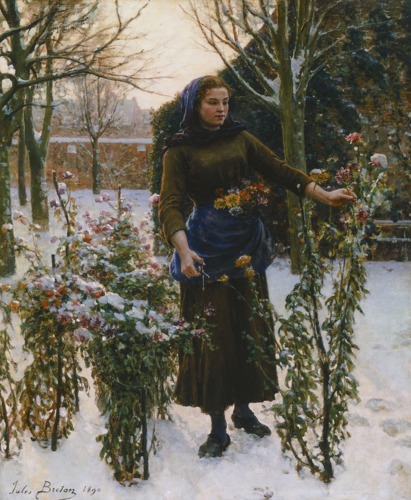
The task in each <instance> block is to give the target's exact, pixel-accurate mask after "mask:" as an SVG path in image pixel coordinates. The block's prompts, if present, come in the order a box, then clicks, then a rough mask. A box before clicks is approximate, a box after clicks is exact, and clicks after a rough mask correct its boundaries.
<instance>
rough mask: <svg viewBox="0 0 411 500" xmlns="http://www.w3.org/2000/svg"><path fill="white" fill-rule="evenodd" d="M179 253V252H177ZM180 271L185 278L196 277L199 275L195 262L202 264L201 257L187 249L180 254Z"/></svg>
mask: <svg viewBox="0 0 411 500" xmlns="http://www.w3.org/2000/svg"><path fill="white" fill-rule="evenodd" d="M179 255H180V254H179ZM180 260H181V272H182V273H183V274H184V276H186V277H187V278H197V277H198V276H200V275H201V273H200V272H199V270H198V268H197V267H196V264H199V265H200V266H203V265H204V261H203V259H202V258H201V257H200V256H199V255H198V254H197V253H196V252H194V251H193V250H190V249H189V250H188V251H186V252H184V253H183V254H181V255H180Z"/></svg>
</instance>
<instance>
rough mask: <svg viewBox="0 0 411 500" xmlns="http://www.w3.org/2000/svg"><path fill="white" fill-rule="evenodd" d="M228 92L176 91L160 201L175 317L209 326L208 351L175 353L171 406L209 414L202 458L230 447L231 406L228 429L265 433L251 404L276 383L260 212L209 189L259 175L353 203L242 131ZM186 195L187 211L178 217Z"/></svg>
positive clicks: (217, 83) (193, 87)
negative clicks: (236, 208) (256, 304)
mask: <svg viewBox="0 0 411 500" xmlns="http://www.w3.org/2000/svg"><path fill="white" fill-rule="evenodd" d="M230 95H231V89H230V88H229V86H228V85H227V84H226V83H225V82H224V81H223V80H222V79H220V78H218V77H214V76H206V77H203V78H197V79H195V80H193V81H192V82H191V83H190V84H189V85H187V87H186V88H185V89H184V91H183V94H182V103H183V111H184V116H183V120H182V122H181V131H180V132H178V133H177V134H175V135H174V136H172V137H171V138H169V139H168V141H167V143H166V148H165V154H164V157H163V179H162V189H161V194H160V203H159V217H160V221H161V223H162V225H163V230H164V234H165V237H166V239H167V241H168V242H169V243H171V244H172V245H173V246H174V248H175V252H174V256H173V259H172V262H171V266H170V270H171V273H172V275H173V277H174V278H175V279H177V280H178V281H180V283H181V285H180V286H181V313H182V316H183V317H184V318H185V319H186V320H188V321H192V320H194V319H195V318H196V317H197V316H198V315H203V316H204V315H205V316H206V317H207V318H208V320H209V322H210V323H212V327H211V343H212V346H213V347H212V348H210V346H209V345H208V344H207V343H206V342H203V341H201V339H195V340H194V343H193V353H189V354H183V355H182V356H181V359H180V366H179V373H178V378H177V384H176V392H175V398H176V401H177V403H179V404H182V405H185V406H198V407H200V408H201V410H202V411H203V412H204V413H207V414H208V415H210V417H211V432H210V433H209V435H208V437H207V440H206V441H205V442H204V443H203V444H202V445H201V446H200V449H199V456H200V457H205V456H211V457H216V456H221V455H222V453H223V451H224V450H226V449H227V447H228V446H229V444H230V437H229V436H228V434H227V432H226V429H227V423H226V420H225V415H224V412H225V410H226V409H227V408H228V407H229V406H231V405H233V404H234V411H233V414H232V417H231V418H232V421H233V423H234V426H235V427H236V428H242V429H244V430H245V431H246V432H247V433H250V434H254V435H256V436H258V437H263V436H266V435H269V434H270V433H271V432H270V429H269V428H268V427H267V426H266V425H264V424H262V423H261V422H260V421H259V420H258V419H257V418H256V416H255V415H254V413H253V412H252V411H251V409H250V408H249V403H252V402H262V401H266V400H273V399H274V394H275V392H276V384H277V377H276V371H275V365H274V356H273V355H272V352H273V342H272V339H271V340H270V338H271V336H272V325H271V324H269V322H267V321H264V319H263V318H262V317H261V316H258V315H255V314H253V307H252V301H253V298H254V297H255V293H257V294H258V297H259V299H260V301H261V303H263V302H264V300H267V299H268V289H267V282H266V276H265V270H266V268H267V267H268V266H269V264H270V263H271V262H272V259H273V245H272V241H271V238H270V236H269V233H268V231H267V229H266V228H265V227H264V224H263V223H262V221H261V219H260V218H259V216H258V214H256V213H254V212H252V213H249V214H247V213H245V214H244V213H243V214H242V215H241V216H237V215H233V213H232V211H231V212H230V211H229V210H227V209H223V210H222V209H218V208H215V206H214V202H215V199H216V196H217V195H216V193H222V192H226V191H227V190H228V189H230V188H234V187H236V186H238V185H240V183H241V182H242V180H244V179H249V180H253V179H255V177H256V175H257V174H259V175H260V176H263V177H264V178H265V179H266V180H267V181H269V182H274V183H277V184H282V185H283V186H285V187H286V188H288V189H290V190H292V191H293V192H294V193H296V194H297V195H300V196H303V195H306V196H311V197H313V198H314V199H316V200H319V201H321V202H324V203H327V204H329V205H332V206H339V205H344V204H346V203H348V202H350V201H352V200H353V196H351V194H350V193H349V192H348V191H347V190H345V189H339V190H335V191H331V192H327V191H324V190H323V189H322V188H320V187H319V186H316V185H315V183H314V182H312V181H311V180H310V178H309V177H308V176H307V175H305V174H304V173H302V172H301V171H299V170H297V169H293V168H291V167H289V166H288V165H287V164H286V163H285V162H284V161H282V160H280V159H279V158H278V157H277V156H276V155H275V154H274V153H272V151H270V150H269V149H268V148H266V147H265V146H264V145H263V144H262V143H261V142H260V141H258V140H257V139H256V138H255V137H254V136H252V135H251V134H250V133H248V132H247V131H246V130H245V127H244V126H243V125H242V124H241V123H239V122H236V121H234V120H233V119H232V117H231V116H230V114H229V98H230ZM187 195H188V196H189V197H190V198H191V200H192V201H193V202H194V209H193V211H192V213H191V215H190V217H189V219H188V221H187V223H186V222H185V219H184V202H185V199H186V196H187ZM241 256H247V257H245V258H247V259H248V258H249V257H248V256H250V257H251V262H250V264H251V265H252V269H253V271H252V274H254V273H255V274H254V278H253V283H252V282H251V281H250V279H249V278H248V277H244V269H243V268H242V267H241V266H240V267H239V266H238V265H236V262H237V264H238V259H239V258H240V257H241ZM222 276H224V280H222V279H221V277H222ZM210 314H212V315H210ZM264 353H266V355H264ZM270 353H271V361H270V359H269V358H270Z"/></svg>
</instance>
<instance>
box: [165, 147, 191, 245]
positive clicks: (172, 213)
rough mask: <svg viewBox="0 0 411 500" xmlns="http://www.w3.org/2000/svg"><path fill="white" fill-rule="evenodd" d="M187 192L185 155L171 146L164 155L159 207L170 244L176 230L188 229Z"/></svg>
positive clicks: (166, 237)
mask: <svg viewBox="0 0 411 500" xmlns="http://www.w3.org/2000/svg"><path fill="white" fill-rule="evenodd" d="M186 193H187V180H186V170H185V168H184V158H183V155H182V153H181V151H178V148H170V149H168V150H167V151H166V153H165V155H164V157H163V177H162V181H161V192H160V201H159V208H158V216H159V220H160V223H161V224H162V227H163V233H164V237H165V239H166V241H167V243H169V244H170V238H171V236H172V235H173V234H174V233H175V232H177V231H179V230H181V229H183V230H185V229H186V225H185V221H184V215H183V206H184V200H185V197H186Z"/></svg>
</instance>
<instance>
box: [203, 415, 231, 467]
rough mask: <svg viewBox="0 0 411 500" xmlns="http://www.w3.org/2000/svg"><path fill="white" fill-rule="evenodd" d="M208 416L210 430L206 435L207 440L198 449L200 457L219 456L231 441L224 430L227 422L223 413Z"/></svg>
mask: <svg viewBox="0 0 411 500" xmlns="http://www.w3.org/2000/svg"><path fill="white" fill-rule="evenodd" d="M210 416H211V432H210V434H209V435H208V437H207V441H206V442H205V443H203V444H202V445H201V446H200V448H199V450H198V456H199V457H200V458H203V457H221V456H222V454H223V452H224V451H225V450H226V449H227V448H228V447H229V445H230V443H231V440H230V436H229V435H228V434H227V432H226V429H227V422H226V420H225V416H224V413H213V414H210Z"/></svg>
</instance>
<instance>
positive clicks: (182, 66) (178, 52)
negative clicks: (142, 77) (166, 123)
mask: <svg viewBox="0 0 411 500" xmlns="http://www.w3.org/2000/svg"><path fill="white" fill-rule="evenodd" d="M200 4H201V0H200V1H197V2H196V6H199V5H200ZM138 5H141V3H140V1H139V0H122V8H123V9H124V13H125V14H130V15H131V14H133V13H135V12H136V8H137V7H138ZM183 9H185V10H187V11H188V10H189V2H188V0H150V2H149V4H148V6H147V7H146V8H145V9H144V11H143V12H142V14H141V17H140V18H139V19H138V20H137V21H136V22H135V23H134V31H135V33H141V32H144V33H145V35H144V39H143V40H142V41H140V42H139V43H141V44H142V45H143V46H144V47H145V48H146V49H148V50H150V51H151V52H150V53H149V54H150V59H151V60H152V62H151V63H150V72H151V71H152V72H153V74H157V75H158V76H159V77H161V78H159V79H158V81H157V84H156V85H150V87H151V88H152V89H153V90H155V91H157V92H159V93H162V94H164V95H156V94H149V93H146V92H138V91H133V93H132V94H133V95H135V96H136V97H137V100H138V103H139V105H140V107H142V108H145V109H147V108H154V109H156V108H158V107H159V106H160V105H161V104H163V103H165V102H167V101H169V100H170V99H172V98H173V97H174V96H175V94H176V93H177V92H180V91H181V90H182V89H183V88H184V86H185V85H186V84H187V83H188V82H189V81H191V80H192V79H193V78H196V77H198V76H203V75H206V74H210V73H215V72H216V71H218V70H220V69H222V68H223V63H222V62H221V59H220V58H219V57H218V55H217V54H215V53H213V52H212V51H211V50H210V49H208V48H206V47H205V42H204V40H203V39H202V35H201V32H200V30H199V28H198V27H197V26H196V25H195V23H194V22H193V21H192V20H191V19H190V17H189V16H188V15H187V14H186V13H185V12H184V10H183ZM201 45H203V46H201ZM129 49H130V50H134V49H135V47H132V46H130V47H129Z"/></svg>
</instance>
